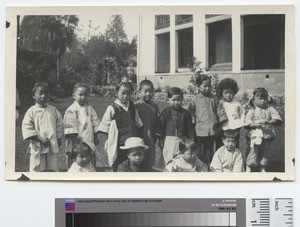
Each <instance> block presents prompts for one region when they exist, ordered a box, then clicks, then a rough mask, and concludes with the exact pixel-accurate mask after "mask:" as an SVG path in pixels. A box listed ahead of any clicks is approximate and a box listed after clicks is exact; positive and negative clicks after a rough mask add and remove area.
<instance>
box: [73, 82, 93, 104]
mask: <svg viewBox="0 0 300 227" xmlns="http://www.w3.org/2000/svg"><path fill="white" fill-rule="evenodd" d="M88 95H89V91H88V89H87V88H85V87H80V88H78V89H77V90H76V91H75V92H74V94H73V98H74V99H75V101H76V102H77V103H78V104H79V105H80V106H84V105H85V104H86V102H87V99H88Z"/></svg>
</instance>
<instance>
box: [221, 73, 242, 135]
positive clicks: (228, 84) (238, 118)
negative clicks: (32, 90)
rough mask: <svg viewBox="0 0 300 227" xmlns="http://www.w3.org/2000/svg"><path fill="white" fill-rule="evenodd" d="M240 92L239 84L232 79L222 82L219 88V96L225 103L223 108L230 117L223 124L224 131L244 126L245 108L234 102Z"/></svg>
mask: <svg viewBox="0 0 300 227" xmlns="http://www.w3.org/2000/svg"><path fill="white" fill-rule="evenodd" d="M238 91H239V88H238V84H237V82H236V81H235V80H233V79H231V78H225V79H223V80H221V81H220V83H219V85H218V88H217V95H218V97H219V98H220V99H221V101H222V102H223V106H224V109H225V112H226V115H227V117H228V121H225V122H223V124H222V126H221V127H222V128H221V129H222V131H225V130H228V129H240V128H241V127H243V126H244V117H245V115H244V113H245V111H244V108H243V107H242V105H241V103H240V102H238V101H236V100H234V96H235V95H236V93H237V92H238Z"/></svg>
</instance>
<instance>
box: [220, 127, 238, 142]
mask: <svg viewBox="0 0 300 227" xmlns="http://www.w3.org/2000/svg"><path fill="white" fill-rule="evenodd" d="M222 138H223V139H227V138H231V139H235V140H236V141H238V139H239V132H238V131H237V130H234V129H228V130H225V131H224V132H223V133H222Z"/></svg>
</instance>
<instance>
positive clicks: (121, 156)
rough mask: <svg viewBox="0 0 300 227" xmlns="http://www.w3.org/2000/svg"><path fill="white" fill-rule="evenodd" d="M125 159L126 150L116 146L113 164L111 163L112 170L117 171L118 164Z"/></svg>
mask: <svg viewBox="0 0 300 227" xmlns="http://www.w3.org/2000/svg"><path fill="white" fill-rule="evenodd" d="M118 147H119V146H118ZM126 159H127V150H122V149H120V148H118V150H117V158H116V161H115V162H114V164H112V168H113V171H114V172H117V170H118V166H119V165H120V164H121V163H122V162H124V161H125V160H126Z"/></svg>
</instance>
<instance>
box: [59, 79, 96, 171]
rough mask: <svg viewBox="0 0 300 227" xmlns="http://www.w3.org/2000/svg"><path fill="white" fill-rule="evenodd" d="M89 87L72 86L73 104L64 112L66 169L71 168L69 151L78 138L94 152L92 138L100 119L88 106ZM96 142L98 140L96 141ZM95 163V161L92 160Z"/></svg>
mask: <svg viewBox="0 0 300 227" xmlns="http://www.w3.org/2000/svg"><path fill="white" fill-rule="evenodd" d="M88 95H89V87H88V86H87V85H84V84H82V83H78V84H76V85H75V86H74V90H73V99H74V102H73V104H72V105H71V106H69V108H68V109H67V110H66V113H65V116H64V125H65V137H66V153H67V155H68V167H70V166H71V164H72V162H73V159H72V157H71V156H70V155H69V154H70V153H71V149H72V147H73V145H74V144H75V141H76V140H77V139H78V138H81V140H82V141H83V142H85V143H87V144H88V145H89V146H90V148H91V149H92V151H93V154H94V152H95V141H94V136H95V135H96V136H97V133H99V131H100V130H99V125H100V119H99V118H98V115H97V113H96V111H95V110H94V108H93V107H92V106H91V105H90V104H88V102H87V101H88ZM96 142H98V140H96ZM93 161H95V160H93Z"/></svg>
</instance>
